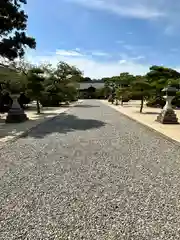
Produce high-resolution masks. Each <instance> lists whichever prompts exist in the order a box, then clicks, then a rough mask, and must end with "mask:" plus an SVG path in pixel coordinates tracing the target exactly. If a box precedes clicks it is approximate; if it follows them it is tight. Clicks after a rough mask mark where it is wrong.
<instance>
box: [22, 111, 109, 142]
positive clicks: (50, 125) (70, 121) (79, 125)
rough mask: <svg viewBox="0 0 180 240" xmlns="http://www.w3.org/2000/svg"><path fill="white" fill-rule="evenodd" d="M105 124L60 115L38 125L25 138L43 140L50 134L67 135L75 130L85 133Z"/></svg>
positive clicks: (64, 114) (63, 114)
mask: <svg viewBox="0 0 180 240" xmlns="http://www.w3.org/2000/svg"><path fill="white" fill-rule="evenodd" d="M105 124H106V123H105V122H102V121H99V120H95V119H80V118H78V117H76V116H75V115H70V114H67V113H61V114H60V115H59V116H57V117H55V118H53V119H51V120H49V121H47V122H45V123H42V124H40V125H39V126H37V127H35V128H34V129H32V130H31V131H30V132H29V133H28V135H27V136H24V137H22V138H26V137H28V136H29V137H32V138H44V137H45V136H46V135H49V134H52V133H68V132H72V131H76V130H80V131H86V130H90V129H94V128H101V127H103V126H104V125H105Z"/></svg>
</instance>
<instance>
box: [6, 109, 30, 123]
mask: <svg viewBox="0 0 180 240" xmlns="http://www.w3.org/2000/svg"><path fill="white" fill-rule="evenodd" d="M27 120H29V119H28V117H27V115H26V114H25V113H24V111H23V110H22V109H21V108H16V109H15V108H12V109H10V110H9V112H8V115H7V118H6V123H21V122H25V121H27Z"/></svg>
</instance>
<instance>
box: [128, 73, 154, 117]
mask: <svg viewBox="0 0 180 240" xmlns="http://www.w3.org/2000/svg"><path fill="white" fill-rule="evenodd" d="M130 90H131V93H132V94H133V95H137V96H139V97H140V100H141V104H140V113H142V110H143V106H144V101H145V100H146V99H147V98H149V97H150V96H151V95H152V94H153V88H152V86H151V84H150V83H149V82H148V81H147V78H146V77H145V76H135V79H134V81H133V83H132V84H131V88H130Z"/></svg>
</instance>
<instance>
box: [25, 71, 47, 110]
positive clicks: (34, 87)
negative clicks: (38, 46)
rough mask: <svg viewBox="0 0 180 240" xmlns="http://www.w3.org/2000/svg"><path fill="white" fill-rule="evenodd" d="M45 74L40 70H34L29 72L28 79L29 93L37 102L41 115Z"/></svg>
mask: <svg viewBox="0 0 180 240" xmlns="http://www.w3.org/2000/svg"><path fill="white" fill-rule="evenodd" d="M43 74H44V72H43V71H42V69H40V68H32V69H31V70H29V71H28V75H27V79H28V84H27V87H28V93H29V95H30V96H31V98H32V99H33V100H35V101H36V106H37V113H38V114H39V113H40V98H41V96H42V92H43V90H44V87H43V82H44V77H43Z"/></svg>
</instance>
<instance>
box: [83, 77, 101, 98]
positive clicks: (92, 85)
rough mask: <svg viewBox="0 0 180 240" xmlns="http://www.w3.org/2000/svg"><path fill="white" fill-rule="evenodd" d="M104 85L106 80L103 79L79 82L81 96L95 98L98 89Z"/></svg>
mask: <svg viewBox="0 0 180 240" xmlns="http://www.w3.org/2000/svg"><path fill="white" fill-rule="evenodd" d="M103 87H104V82H102V81H99V82H98V81H89V82H81V83H80V84H79V96H80V98H94V97H95V92H96V90H97V89H101V88H103Z"/></svg>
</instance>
